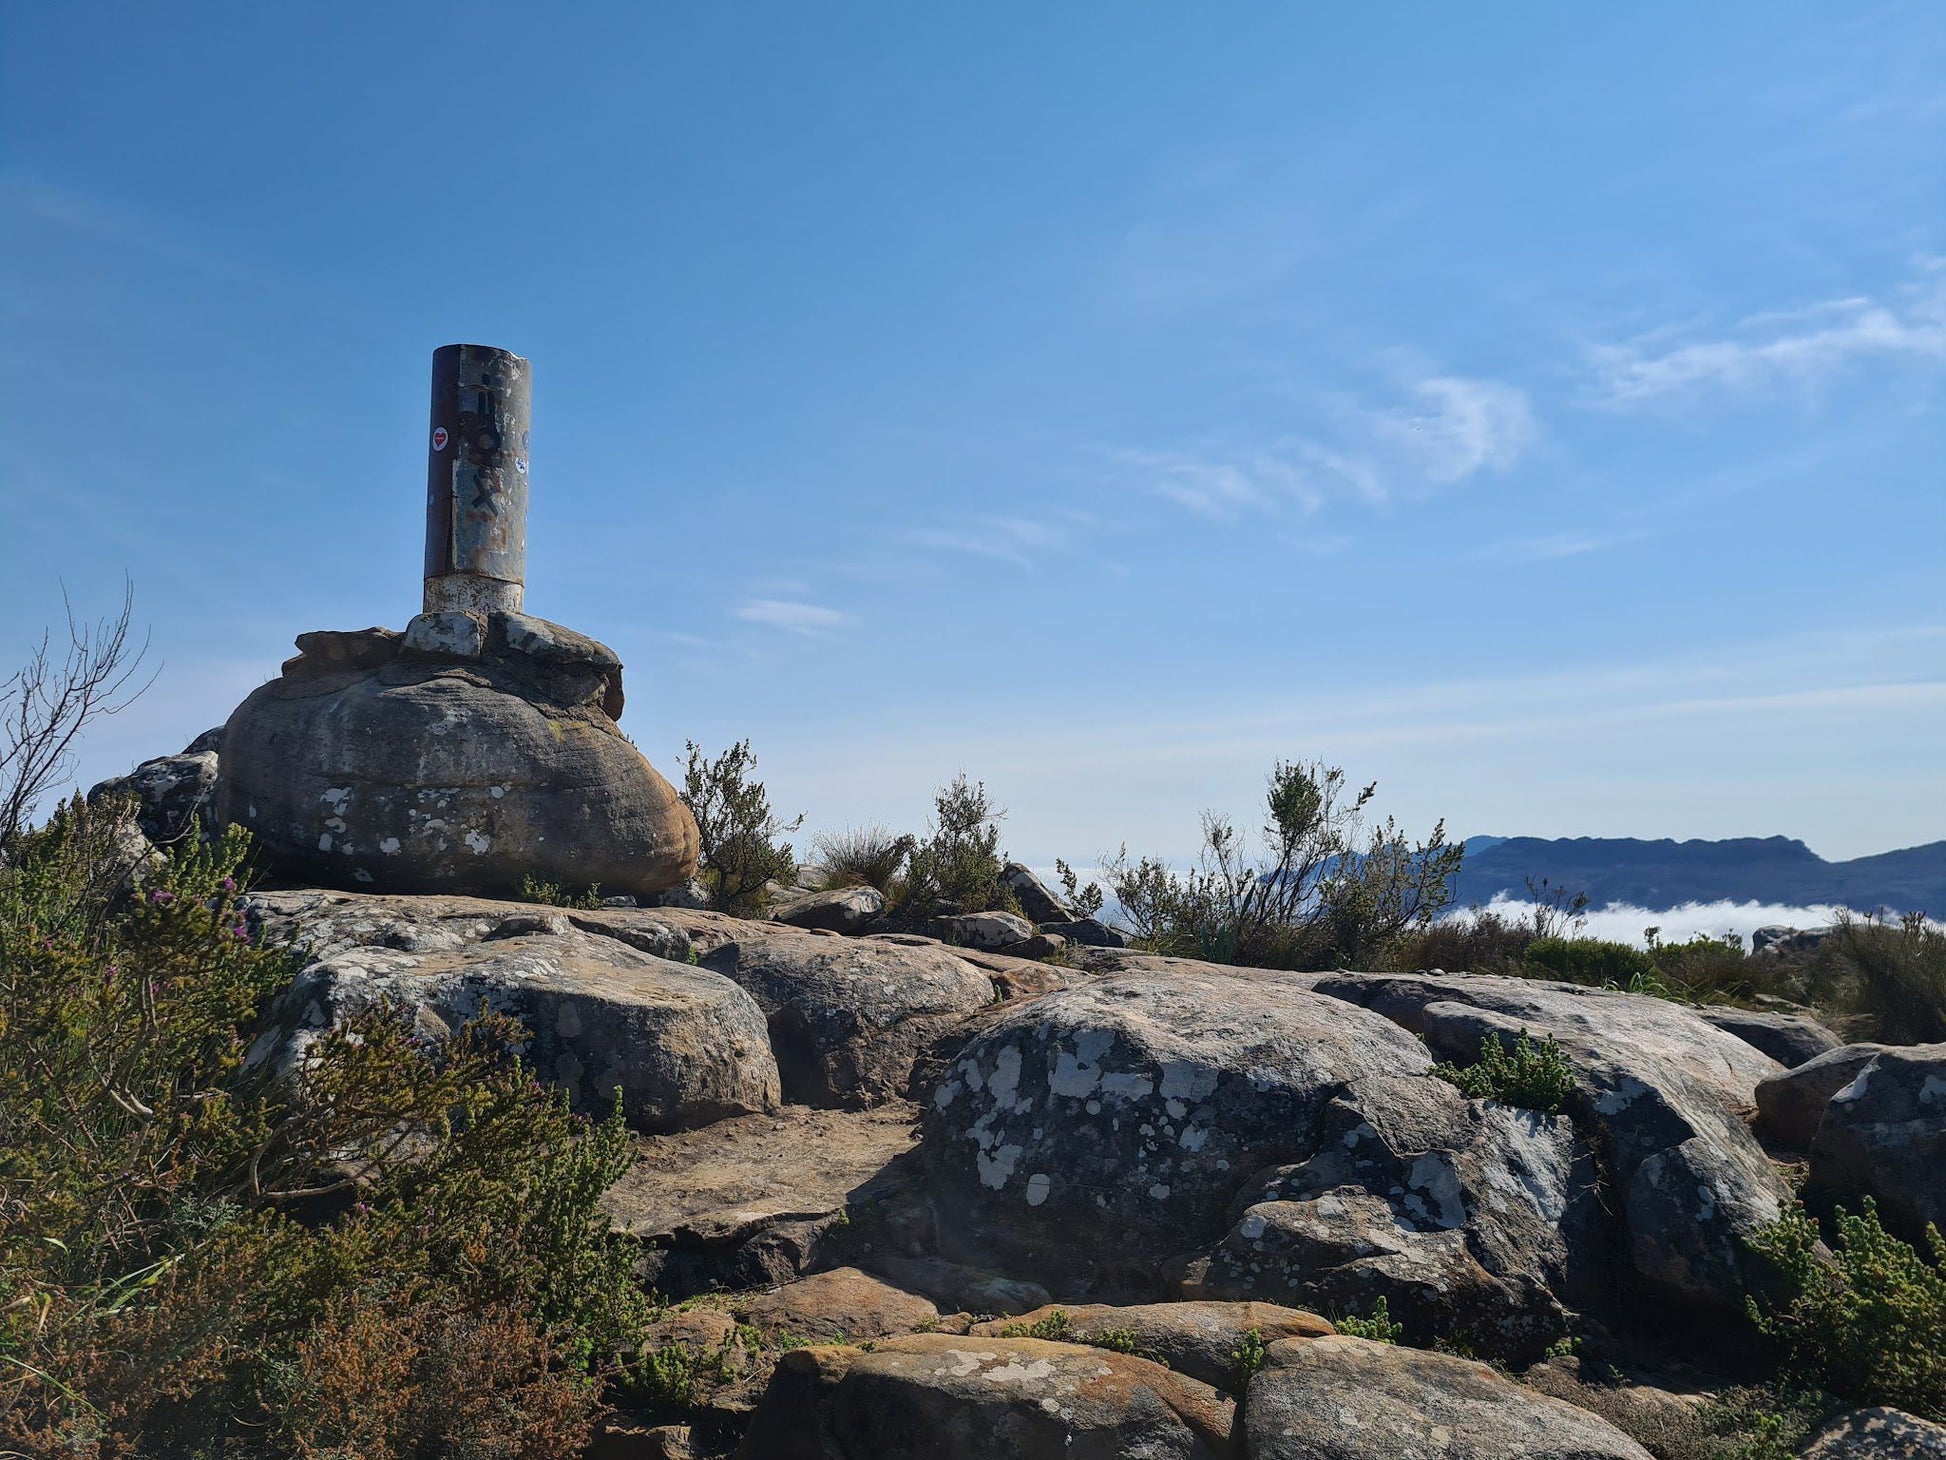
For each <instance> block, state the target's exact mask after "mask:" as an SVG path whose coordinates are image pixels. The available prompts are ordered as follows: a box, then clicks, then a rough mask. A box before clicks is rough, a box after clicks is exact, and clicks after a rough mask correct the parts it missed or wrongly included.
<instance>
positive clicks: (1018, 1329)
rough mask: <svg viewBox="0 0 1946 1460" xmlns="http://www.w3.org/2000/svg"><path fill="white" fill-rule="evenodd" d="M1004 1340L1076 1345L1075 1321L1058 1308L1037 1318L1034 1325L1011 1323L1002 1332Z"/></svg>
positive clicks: (1064, 1310)
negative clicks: (1019, 1339) (1039, 1340)
mask: <svg viewBox="0 0 1946 1460" xmlns="http://www.w3.org/2000/svg"><path fill="white" fill-rule="evenodd" d="M1000 1336H1001V1337H1002V1338H1044V1339H1047V1340H1048V1341H1049V1342H1050V1343H1076V1342H1078V1341H1079V1340H1077V1339H1076V1338H1075V1336H1074V1320H1073V1319H1071V1318H1069V1317H1068V1315H1067V1310H1066V1309H1064V1308H1056V1309H1054V1311H1053V1312H1051V1313H1049V1314H1048V1315H1047V1316H1046V1317H1045V1318H1036V1319H1035V1320H1034V1321H1033V1322H1032V1323H1009V1324H1008V1325H1007V1326H1006V1327H1005V1328H1003V1329H1001V1330H1000Z"/></svg>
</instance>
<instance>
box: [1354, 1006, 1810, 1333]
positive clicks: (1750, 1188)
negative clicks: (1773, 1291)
mask: <svg viewBox="0 0 1946 1460" xmlns="http://www.w3.org/2000/svg"><path fill="white" fill-rule="evenodd" d="M1316 988H1317V991H1318V992H1319V993H1320V994H1327V995H1330V996H1332V997H1335V998H1342V999H1345V1000H1347V1001H1349V1002H1351V1003H1354V1004H1358V1005H1361V1006H1362V1007H1365V1008H1368V1009H1373V1010H1376V1011H1378V1012H1380V1013H1383V1014H1386V1015H1387V1016H1388V1017H1390V1018H1393V1019H1395V1020H1396V1021H1398V1022H1399V1023H1400V1025H1401V1026H1402V1027H1405V1028H1408V1029H1412V1030H1415V1031H1417V1032H1421V1033H1423V1034H1424V1036H1425V1039H1426V1043H1427V1045H1428V1046H1429V1047H1430V1048H1431V1050H1432V1051H1433V1053H1434V1054H1436V1055H1437V1056H1439V1057H1440V1058H1442V1059H1451V1060H1457V1061H1459V1062H1460V1063H1463V1064H1465V1063H1471V1062H1472V1061H1474V1060H1475V1059H1477V1058H1478V1056H1479V1049H1480V1043H1481V1041H1482V1039H1484V1038H1486V1037H1489V1036H1492V1037H1498V1038H1503V1039H1507V1040H1511V1039H1512V1038H1513V1037H1514V1036H1516V1035H1517V1034H1518V1033H1519V1032H1520V1030H1521V1029H1523V1028H1525V1029H1528V1030H1531V1031H1532V1033H1533V1034H1534V1035H1535V1036H1536V1037H1540V1036H1542V1035H1549V1034H1551V1035H1553V1036H1554V1038H1555V1039H1556V1040H1558V1041H1559V1043H1560V1045H1561V1048H1562V1050H1563V1052H1564V1053H1565V1054H1566V1055H1567V1057H1568V1060H1569V1062H1570V1063H1571V1064H1572V1065H1573V1067H1574V1071H1575V1075H1576V1078H1577V1080H1578V1081H1579V1085H1580V1088H1579V1091H1578V1092H1577V1097H1576V1108H1575V1112H1574V1113H1575V1114H1576V1115H1578V1116H1579V1118H1581V1119H1582V1120H1584V1121H1586V1122H1589V1123H1590V1124H1591V1125H1592V1126H1593V1127H1595V1128H1597V1129H1599V1130H1600V1131H1601V1133H1602V1139H1603V1142H1604V1145H1605V1148H1606V1149H1605V1153H1604V1160H1605V1164H1606V1166H1607V1169H1608V1171H1609V1172H1610V1174H1611V1175H1612V1177H1613V1180H1614V1182H1615V1184H1616V1188H1617V1189H1616V1193H1615V1195H1616V1207H1617V1209H1618V1211H1619V1213H1620V1215H1621V1218H1622V1222H1623V1235H1624V1238H1625V1243H1626V1252H1627V1255H1628V1257H1629V1260H1630V1261H1631V1263H1632V1264H1633V1266H1634V1268H1635V1270H1636V1271H1637V1272H1638V1273H1639V1274H1640V1275H1641V1276H1642V1277H1643V1278H1644V1279H1646V1280H1647V1281H1648V1282H1649V1283H1650V1284H1651V1285H1652V1286H1653V1287H1654V1288H1655V1289H1656V1290H1658V1291H1659V1292H1661V1293H1662V1294H1663V1295H1665V1296H1666V1297H1670V1298H1674V1299H1677V1300H1679V1301H1685V1302H1691V1303H1696V1304H1701V1305H1705V1306H1712V1307H1730V1308H1738V1309H1740V1308H1741V1306H1742V1303H1743V1293H1744V1277H1745V1274H1744V1270H1743V1263H1744V1260H1745V1258H1744V1245H1743V1239H1744V1238H1745V1237H1746V1236H1747V1235H1749V1234H1750V1233H1751V1232H1753V1231H1754V1230H1755V1229H1756V1228H1757V1227H1759V1226H1761V1225H1762V1224H1763V1223H1766V1222H1769V1221H1772V1220H1774V1219H1775V1218H1776V1217H1777V1215H1778V1213H1779V1211H1780V1210H1781V1209H1782V1205H1783V1203H1784V1202H1785V1201H1786V1200H1788V1198H1789V1192H1788V1191H1787V1189H1786V1188H1785V1186H1784V1185H1783V1182H1782V1180H1781V1178H1780V1177H1779V1176H1778V1175H1777V1173H1776V1171H1775V1170H1774V1169H1773V1168H1772V1166H1771V1164H1770V1162H1769V1160H1768V1159H1767V1158H1766V1157H1765V1155H1764V1152H1763V1150H1762V1148H1761V1147H1760V1146H1758V1144H1757V1142H1756V1140H1755V1138H1754V1137H1753V1136H1752V1135H1751V1133H1750V1131H1749V1130H1748V1128H1747V1127H1746V1126H1745V1125H1744V1123H1743V1120H1742V1116H1741V1112H1743V1111H1744V1110H1747V1109H1748V1108H1749V1107H1750V1106H1751V1105H1753V1104H1754V1103H1755V1099H1756V1086H1757V1083H1758V1081H1760V1080H1764V1079H1768V1078H1770V1077H1771V1076H1773V1075H1777V1074H1780V1073H1782V1069H1783V1067H1782V1066H1781V1065H1779V1064H1778V1063H1777V1061H1775V1060H1773V1059H1771V1058H1770V1057H1769V1056H1768V1055H1765V1054H1763V1053H1762V1052H1760V1051H1758V1050H1756V1049H1754V1048H1752V1047H1751V1046H1750V1045H1748V1044H1745V1043H1744V1042H1743V1041H1742V1040H1740V1039H1738V1038H1736V1037H1735V1036H1734V1035H1731V1034H1726V1033H1724V1032H1723V1031H1722V1030H1720V1029H1717V1028H1715V1027H1713V1026H1712V1025H1710V1024H1709V1023H1708V1022H1706V1021H1705V1020H1703V1019H1701V1018H1699V1017H1698V1016H1697V1014H1696V1013H1695V1012H1694V1011H1693V1010H1690V1009H1686V1008H1684V1007H1682V1006H1680V1005H1678V1004H1674V1003H1670V1002H1669V1001H1667V1000H1664V999H1656V998H1650V997H1648V996H1645V995H1639V994H1624V993H1618V992H1615V991H1613V990H1608V989H1590V988H1583V987H1580V986H1579V985H1575V984H1560V983H1547V982H1542V981H1540V980H1533V979H1518V978H1496V977H1487V976H1479V975H1447V976H1434V975H1430V974H1329V975H1325V976H1322V977H1319V978H1318V979H1317V980H1316Z"/></svg>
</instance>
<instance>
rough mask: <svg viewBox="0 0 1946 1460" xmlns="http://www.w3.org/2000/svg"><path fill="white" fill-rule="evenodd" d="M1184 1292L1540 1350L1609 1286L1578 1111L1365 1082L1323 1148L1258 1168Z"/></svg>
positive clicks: (1430, 1336)
mask: <svg viewBox="0 0 1946 1460" xmlns="http://www.w3.org/2000/svg"><path fill="white" fill-rule="evenodd" d="M1236 1205H1237V1207H1238V1208H1240V1209H1241V1210H1240V1213H1239V1215H1238V1217H1237V1220H1236V1223H1235V1225H1234V1226H1233V1227H1232V1228H1231V1230H1230V1232H1229V1235H1228V1236H1227V1237H1226V1238H1225V1239H1224V1240H1223V1242H1222V1243H1220V1244H1219V1245H1218V1246H1217V1247H1216V1248H1215V1250H1214V1251H1213V1252H1211V1253H1210V1254H1208V1255H1207V1256H1206V1257H1203V1258H1201V1259H1198V1260H1197V1261H1195V1262H1194V1263H1192V1264H1191V1265H1190V1267H1189V1269H1188V1271H1187V1273H1186V1274H1185V1283H1184V1292H1185V1293H1186V1294H1191V1295H1194V1296H1198V1297H1203V1296H1207V1297H1218V1298H1240V1297H1255V1298H1263V1299H1266V1300H1269V1301H1272V1302H1285V1303H1293V1304H1297V1305H1299V1306H1306V1307H1321V1308H1323V1309H1325V1310H1326V1311H1329V1312H1333V1313H1358V1314H1364V1313H1370V1312H1371V1311H1372V1309H1373V1307H1374V1305H1375V1304H1376V1302H1377V1300H1378V1299H1380V1298H1383V1299H1384V1300H1385V1302H1386V1307H1387V1309H1388V1311H1389V1312H1390V1313H1391V1315H1392V1317H1393V1318H1394V1319H1395V1320H1397V1321H1399V1322H1400V1323H1402V1324H1403V1325H1404V1327H1405V1336H1406V1340H1407V1341H1408V1342H1410V1343H1413V1344H1418V1345H1430V1344H1432V1343H1434V1342H1440V1341H1444V1342H1459V1343H1464V1344H1466V1345H1467V1346H1468V1347H1469V1348H1470V1349H1472V1350H1473V1351H1474V1352H1476V1353H1478V1354H1481V1355H1483V1356H1486V1357H1490V1358H1509V1359H1532V1358H1535V1357H1538V1356H1539V1355H1540V1354H1541V1352H1542V1351H1543V1350H1545V1349H1546V1347H1547V1346H1548V1345H1549V1344H1550V1343H1552V1342H1553V1341H1554V1340H1555V1339H1557V1338H1559V1337H1560V1336H1561V1335H1562V1334H1564V1333H1565V1332H1566V1331H1567V1327H1568V1319H1569V1314H1570V1311H1571V1310H1572V1309H1575V1308H1579V1307H1582V1306H1585V1305H1587V1304H1588V1303H1591V1302H1592V1301H1594V1300H1595V1299H1596V1298H1597V1297H1598V1296H1599V1294H1600V1290H1601V1288H1600V1273H1601V1268H1602V1266H1603V1264H1604V1262H1605V1260H1606V1256H1607V1253H1606V1223H1605V1221H1604V1214H1603V1212H1602V1209H1601V1201H1600V1197H1599V1195H1598V1193H1597V1190H1596V1172H1595V1163H1594V1158H1593V1155H1592V1153H1591V1152H1590V1151H1589V1149H1588V1146H1587V1143H1586V1142H1585V1141H1583V1140H1581V1139H1580V1138H1579V1137H1578V1136H1577V1135H1576V1134H1575V1131H1574V1127H1573V1125H1572V1123H1571V1122H1570V1121H1569V1120H1568V1118H1567V1117H1566V1116H1548V1115H1542V1114H1538V1113H1536V1112H1534V1111H1530V1110H1517V1109H1514V1108H1513V1107H1511V1106H1506V1105H1499V1104H1495V1103H1492V1102H1488V1101H1481V1100H1468V1099H1467V1098H1466V1097H1465V1096H1463V1095H1461V1094H1460V1093H1459V1091H1458V1090H1456V1089H1454V1088H1453V1087H1452V1086H1451V1085H1449V1084H1447V1083H1446V1082H1445V1081H1444V1080H1439V1079H1434V1078H1432V1077H1430V1076H1425V1075H1380V1076H1376V1077H1372V1078H1368V1079H1363V1080H1356V1081H1353V1082H1352V1083H1351V1085H1350V1086H1349V1087H1348V1088H1347V1089H1346V1090H1345V1091H1344V1092H1343V1093H1341V1094H1339V1095H1337V1096H1336V1097H1334V1098H1333V1099H1332V1101H1331V1102H1330V1104H1329V1105H1327V1106H1326V1107H1325V1111H1324V1118H1323V1127H1322V1132H1321V1135H1320V1138H1319V1141H1318V1148H1317V1153H1316V1154H1315V1155H1313V1156H1312V1157H1310V1159H1309V1160H1307V1161H1304V1162H1302V1163H1301V1164H1298V1165H1294V1166H1281V1167H1276V1168H1273V1169H1272V1170H1270V1171H1268V1172H1265V1173H1264V1174H1262V1175H1261V1176H1259V1177H1258V1178H1257V1179H1256V1180H1255V1181H1254V1182H1252V1183H1251V1185H1250V1186H1249V1187H1248V1188H1247V1189H1246V1190H1245V1192H1244V1193H1243V1194H1242V1195H1241V1196H1240V1197H1239V1198H1238V1199H1237V1203H1236Z"/></svg>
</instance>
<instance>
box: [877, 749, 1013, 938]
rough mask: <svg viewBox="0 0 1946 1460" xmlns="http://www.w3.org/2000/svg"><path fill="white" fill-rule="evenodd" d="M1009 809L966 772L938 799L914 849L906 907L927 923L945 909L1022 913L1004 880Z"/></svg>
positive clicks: (904, 912) (911, 916) (907, 913)
mask: <svg viewBox="0 0 1946 1460" xmlns="http://www.w3.org/2000/svg"><path fill="white" fill-rule="evenodd" d="M1006 814H1007V813H1006V812H1004V811H1002V810H1000V809H999V808H998V807H996V806H994V805H993V803H992V802H991V801H989V800H988V799H987V788H986V785H985V784H984V783H983V782H969V781H968V780H967V779H966V774H965V772H963V771H962V772H961V773H960V774H959V775H957V776H955V777H953V781H952V784H951V785H948V786H942V787H941V788H940V789H939V791H938V792H937V793H936V794H935V795H934V797H933V822H932V825H931V827H929V828H928V829H927V832H926V837H925V839H924V840H923V841H921V842H920V843H919V844H918V845H917V846H915V847H914V848H913V849H912V854H911V858H910V862H909V870H908V871H907V874H906V885H905V889H904V893H903V896H902V899H901V906H900V911H901V914H902V916H904V917H905V918H906V919H907V920H908V921H911V922H923V921H924V920H925V919H927V918H930V917H932V916H934V915H935V914H937V913H942V912H947V911H951V912H962V913H974V912H992V911H994V910H996V909H998V910H1000V911H1005V912H1017V911H1019V903H1018V902H1017V901H1016V900H1015V899H1014V895H1013V893H1012V892H1010V891H1009V890H1008V889H1007V888H1006V886H1005V885H1004V884H1003V883H1002V882H1001V881H1000V872H1001V868H1002V867H1003V866H1004V865H1005V863H1004V862H1003V860H1002V858H1001V856H1000V819H1001V818H1002V817H1003V816H1005V815H1006Z"/></svg>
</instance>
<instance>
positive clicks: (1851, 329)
mask: <svg viewBox="0 0 1946 1460" xmlns="http://www.w3.org/2000/svg"><path fill="white" fill-rule="evenodd" d="M1873 358H1879V359H1897V358H1905V359H1917V360H1943V359H1946V265H1943V264H1942V263H1941V262H1939V261H1934V262H1932V263H1930V264H1929V265H1928V267H1927V269H1926V270H1925V273H1924V275H1923V276H1922V277H1921V278H1920V279H1919V280H1918V281H1916V282H1915V283H1913V284H1912V285H1910V286H1908V287H1907V288H1905V289H1903V290H1901V291H1899V293H1898V294H1897V296H1896V297H1894V298H1891V299H1875V298H1871V297H1867V296H1858V297H1853V298H1846V299H1828V300H1825V301H1823V302H1822V303H1818V304H1813V305H1811V306H1809V307H1807V308H1803V309H1796V310H1790V311H1784V312H1769V313H1764V314H1758V315H1752V316H1750V317H1748V318H1746V319H1744V320H1742V321H1740V322H1739V323H1738V324H1737V325H1736V326H1735V327H1734V328H1732V329H1731V330H1729V331H1728V332H1726V333H1725V334H1723V335H1722V336H1720V337H1718V338H1714V339H1699V340H1690V341H1688V342H1686V343H1680V344H1672V343H1669V342H1668V336H1667V334H1666V333H1662V334H1658V335H1657V336H1655V337H1653V338H1651V339H1648V340H1642V341H1637V342H1634V343H1630V344H1625V345H1601V346H1597V347H1596V348H1595V349H1594V350H1593V351H1592V352H1591V355H1590V366H1591V368H1592V371H1593V377H1594V380H1593V386H1594V396H1595V399H1596V401H1597V402H1598V403H1600V404H1603V405H1609V406H1618V407H1630V406H1639V405H1645V404H1648V403H1651V402H1656V401H1666V400H1671V399H1677V400H1691V399H1695V398H1697V397H1699V396H1702V395H1706V394H1710V393H1715V392H1730V393H1744V394H1750V393H1755V392H1760V391H1763V390H1767V389H1772V388H1775V387H1777V386H1796V387H1800V388H1801V387H1808V386H1814V385H1817V384H1819V383H1820V382H1822V381H1824V380H1827V379H1829V378H1830V377H1831V376H1833V375H1836V374H1837V373H1839V372H1840V371H1842V370H1844V369H1846V368H1847V367H1850V366H1852V365H1855V364H1858V363H1860V362H1863V361H1865V360H1869V359H1873Z"/></svg>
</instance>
